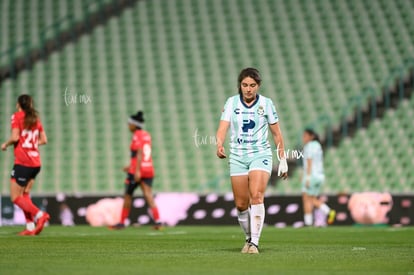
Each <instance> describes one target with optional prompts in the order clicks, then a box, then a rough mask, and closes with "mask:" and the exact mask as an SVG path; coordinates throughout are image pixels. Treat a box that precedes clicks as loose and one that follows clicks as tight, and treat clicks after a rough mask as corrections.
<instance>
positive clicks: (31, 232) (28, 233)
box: [19, 229, 36, 236]
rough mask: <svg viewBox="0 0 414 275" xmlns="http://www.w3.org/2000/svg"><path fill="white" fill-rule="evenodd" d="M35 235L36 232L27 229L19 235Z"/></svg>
mask: <svg viewBox="0 0 414 275" xmlns="http://www.w3.org/2000/svg"><path fill="white" fill-rule="evenodd" d="M34 235H36V234H35V231H34V230H27V229H25V230H23V231H22V232H20V233H19V236H34Z"/></svg>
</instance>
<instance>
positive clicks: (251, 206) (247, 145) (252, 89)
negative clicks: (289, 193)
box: [216, 68, 288, 254]
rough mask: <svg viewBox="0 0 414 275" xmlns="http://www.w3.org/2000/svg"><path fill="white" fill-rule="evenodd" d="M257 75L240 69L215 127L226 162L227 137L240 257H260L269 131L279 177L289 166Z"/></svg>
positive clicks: (284, 175)
mask: <svg viewBox="0 0 414 275" xmlns="http://www.w3.org/2000/svg"><path fill="white" fill-rule="evenodd" d="M260 84H261V77H260V75H259V71H258V70H256V69H254V68H246V69H243V70H242V71H241V72H240V74H239V77H238V89H239V94H238V95H235V96H232V97H230V98H228V99H227V102H226V104H225V106H224V109H223V112H222V115H221V120H220V123H219V126H218V130H217V134H216V138H217V156H218V157H219V158H226V157H227V156H226V153H225V150H224V146H223V143H224V140H225V138H226V134H227V130H228V129H229V128H230V129H231V137H230V156H229V163H230V177H231V184H232V189H233V195H234V202H235V205H236V208H237V210H238V212H237V214H238V221H239V224H240V226H241V228H242V229H243V231H244V233H245V235H246V242H245V244H244V246H243V248H242V250H241V252H242V253H250V254H257V253H259V250H258V247H259V238H260V234H261V231H262V227H263V222H264V217H265V208H264V193H265V190H266V186H267V183H268V181H269V178H270V174H271V171H272V151H271V148H270V144H269V142H268V140H267V136H268V128H270V131H271V132H272V135H273V141H274V143H275V144H276V146H277V148H278V149H279V150H278V158H279V159H280V164H279V170H278V176H281V177H282V178H283V179H286V178H287V172H288V166H287V162H286V158H285V155H284V143H283V137H282V133H281V130H280V128H279V123H278V122H279V118H278V115H277V113H276V109H275V106H274V105H273V102H272V100H271V99H269V98H267V97H264V96H262V95H259V94H258V90H259V88H260Z"/></svg>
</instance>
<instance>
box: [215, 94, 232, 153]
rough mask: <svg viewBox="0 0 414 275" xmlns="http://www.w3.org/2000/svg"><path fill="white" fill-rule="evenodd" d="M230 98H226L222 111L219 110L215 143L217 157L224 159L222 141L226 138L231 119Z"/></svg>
mask: <svg viewBox="0 0 414 275" xmlns="http://www.w3.org/2000/svg"><path fill="white" fill-rule="evenodd" d="M231 105H232V104H231V98H229V99H227V101H226V104H224V108H223V111H222V112H221V118H220V123H219V126H218V129H217V133H216V145H217V152H216V154H217V157H219V158H221V159H224V158H226V157H227V156H226V153H225V150H224V141H225V140H226V135H227V130H228V129H229V127H230V121H231V115H232V111H231Z"/></svg>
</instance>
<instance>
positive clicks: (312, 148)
mask: <svg viewBox="0 0 414 275" xmlns="http://www.w3.org/2000/svg"><path fill="white" fill-rule="evenodd" d="M305 148H306V150H305V151H304V154H303V157H304V158H305V159H312V158H314V157H315V155H316V154H317V153H318V151H319V146H318V144H317V143H314V142H310V143H309V144H308V145H307V146H306V147H305Z"/></svg>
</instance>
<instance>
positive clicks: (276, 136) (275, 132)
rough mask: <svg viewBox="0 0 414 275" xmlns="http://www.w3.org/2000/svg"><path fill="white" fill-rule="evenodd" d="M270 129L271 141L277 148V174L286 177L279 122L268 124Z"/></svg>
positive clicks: (286, 167) (283, 145)
mask: <svg viewBox="0 0 414 275" xmlns="http://www.w3.org/2000/svg"><path fill="white" fill-rule="evenodd" d="M269 128H270V131H271V132H272V136H273V141H274V143H275V145H276V148H277V154H278V159H279V160H280V163H279V171H278V176H280V177H281V178H282V179H286V178H287V176H288V174H287V172H288V166H287V161H286V156H285V143H284V141H283V136H282V131H281V130H280V127H279V123H278V122H276V123H273V124H269Z"/></svg>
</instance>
